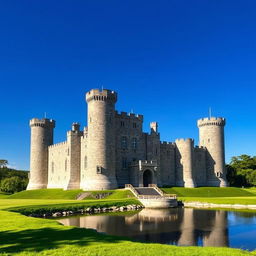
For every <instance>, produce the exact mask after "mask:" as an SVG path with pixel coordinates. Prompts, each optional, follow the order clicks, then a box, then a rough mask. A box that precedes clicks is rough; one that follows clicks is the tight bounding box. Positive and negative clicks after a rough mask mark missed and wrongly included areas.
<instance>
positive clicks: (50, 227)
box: [0, 199, 256, 256]
mask: <svg viewBox="0 0 256 256" xmlns="http://www.w3.org/2000/svg"><path fill="white" fill-rule="evenodd" d="M129 200H134V199H118V200H117V199H112V200H111V199H104V200H84V201H82V202H81V201H79V202H78V201H75V200H60V199H59V200H49V199H0V220H1V225H0V254H1V253H3V255H22V256H25V255H26V256H30V255H34V256H36V255H53V256H54V255H61V256H66V255H70V256H71V255H72V256H73V255H76V256H79V255H88V256H89V255H90V256H100V255H106V256H115V255H116V256H120V255H122V256H123V255H124V256H129V255H132V256H139V255H148V256H151V255H152V256H153V255H162V256H165V255H166V256H167V255H173V256H181V255H182V256H196V255H206V256H210V255H212V256H219V255H223V256H230V255H232V256H240V255H241V256H242V255H256V252H251V253H250V252H247V251H242V250H237V249H229V248H206V247H204V248H203V247H202V248H201V247H177V246H169V245H161V244H145V243H138V242H132V241H130V240H129V239H126V238H121V237H114V236H109V235H104V234H100V233H97V232H96V231H94V230H90V229H84V228H77V227H66V226H62V225H60V224H59V223H57V222H56V221H55V220H48V219H40V218H32V217H27V216H24V215H22V214H20V213H18V212H11V211H10V210H11V209H14V208H15V209H16V210H21V209H32V208H38V209H40V208H45V207H60V206H61V207H64V208H65V206H67V205H69V206H70V205H77V204H80V205H81V204H83V205H84V207H86V206H89V205H93V204H97V205H99V204H101V205H104V204H112V205H116V204H120V203H125V202H126V203H127V202H128V201H129ZM124 235H125V234H124Z"/></svg>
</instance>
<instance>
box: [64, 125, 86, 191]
mask: <svg viewBox="0 0 256 256" xmlns="http://www.w3.org/2000/svg"><path fill="white" fill-rule="evenodd" d="M82 134H83V132H82V131H80V124H79V123H73V124H72V129H71V131H68V132H67V144H68V151H69V156H68V157H69V159H70V161H69V163H70V173H69V175H70V176H69V180H68V184H67V186H66V187H64V189H79V188H80V169H81V168H80V166H81V165H80V164H81V163H80V162H81V136H82Z"/></svg>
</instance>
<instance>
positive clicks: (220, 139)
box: [197, 117, 227, 187]
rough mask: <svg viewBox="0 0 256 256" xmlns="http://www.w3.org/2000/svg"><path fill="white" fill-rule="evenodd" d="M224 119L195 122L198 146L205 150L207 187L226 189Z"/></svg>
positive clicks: (207, 119) (204, 119) (212, 118)
mask: <svg viewBox="0 0 256 256" xmlns="http://www.w3.org/2000/svg"><path fill="white" fill-rule="evenodd" d="M225 124H226V120H225V119H224V118H215V117H211V118H203V119H200V120H198V121H197V126H198V128H199V144H200V146H203V147H205V148H206V149H207V159H206V165H207V181H208V182H207V184H208V186H215V187H218V186H220V187H226V186H227V181H226V167H225V144H224V126H225Z"/></svg>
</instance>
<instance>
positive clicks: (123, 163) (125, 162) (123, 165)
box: [122, 157, 127, 169]
mask: <svg viewBox="0 0 256 256" xmlns="http://www.w3.org/2000/svg"><path fill="white" fill-rule="evenodd" d="M122 168H123V169H126V168H127V158H126V157H123V158H122Z"/></svg>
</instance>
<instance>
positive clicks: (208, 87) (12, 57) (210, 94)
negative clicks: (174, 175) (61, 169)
mask: <svg viewBox="0 0 256 256" xmlns="http://www.w3.org/2000/svg"><path fill="white" fill-rule="evenodd" d="M255 11H256V2H255V1H254V0H251V1H247V0H241V1H236V0H232V1H227V0H222V1H220V0H219V1H205V0H201V1H196V0H195V1H190V0H167V1H162V0H158V1H150V0H147V1H142V0H141V1H133V0H129V1H112V0H109V1H105V0H104V1H97V0H95V1H86V0H81V1H78V0H77V1H53V0H51V1H47V0H44V1H33V0H31V1H26V0H24V1H15V0H14V1H0V88H1V100H0V115H1V119H0V159H8V160H9V162H10V165H12V166H15V167H17V168H21V169H28V168H29V137H30V129H29V125H28V121H29V119H31V118H33V117H43V116H44V112H47V116H48V117H49V118H53V119H55V120H56V122H57V125H56V128H55V142H60V141H63V140H65V138H66V131H67V130H68V129H70V126H71V123H72V122H80V123H81V124H82V125H83V126H84V125H86V104H85V101H84V94H85V92H87V91H88V90H90V89H91V88H101V87H102V85H103V86H104V88H109V89H113V90H116V91H117V92H118V96H119V100H118V103H117V109H118V110H123V111H127V112H129V111H131V109H133V111H134V112H135V113H140V114H144V117H145V118H144V120H145V122H144V130H145V131H148V130H149V128H148V127H149V122H150V121H158V122H159V129H160V133H161V138H162V140H168V141H173V140H175V139H176V138H187V137H193V138H195V141H196V143H197V141H198V130H197V127H196V120H197V119H198V118H201V117H205V116H207V115H208V108H209V107H210V106H211V108H212V112H213V115H214V116H223V117H226V118H227V126H226V158H227V161H229V160H230V157H231V156H234V155H239V154H243V153H247V154H251V155H255V151H256V133H255V131H256V118H255V107H256V99H255V95H256V61H255V60H256V33H255V28H256V15H255Z"/></svg>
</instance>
